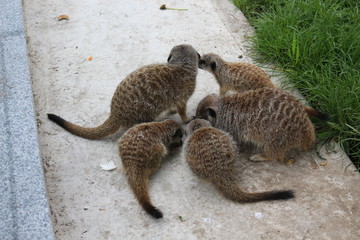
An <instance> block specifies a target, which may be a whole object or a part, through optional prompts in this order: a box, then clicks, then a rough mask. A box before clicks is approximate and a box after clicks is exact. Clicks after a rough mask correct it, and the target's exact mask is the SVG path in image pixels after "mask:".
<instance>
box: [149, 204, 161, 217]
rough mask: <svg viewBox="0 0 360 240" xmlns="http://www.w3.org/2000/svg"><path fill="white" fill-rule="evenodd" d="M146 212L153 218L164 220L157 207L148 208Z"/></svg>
mask: <svg viewBox="0 0 360 240" xmlns="http://www.w3.org/2000/svg"><path fill="white" fill-rule="evenodd" d="M145 211H146V212H147V213H148V214H150V215H151V216H153V217H154V218H157V219H159V218H162V217H163V214H162V212H160V211H159V210H158V209H157V208H156V207H154V206H148V207H146V208H145Z"/></svg>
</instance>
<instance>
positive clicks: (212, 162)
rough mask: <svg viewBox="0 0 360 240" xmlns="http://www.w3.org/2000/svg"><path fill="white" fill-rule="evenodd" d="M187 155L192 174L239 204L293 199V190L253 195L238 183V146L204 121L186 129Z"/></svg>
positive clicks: (223, 133) (198, 120)
mask: <svg viewBox="0 0 360 240" xmlns="http://www.w3.org/2000/svg"><path fill="white" fill-rule="evenodd" d="M186 134H187V139H186V141H185V143H184V155H185V158H186V160H187V162H188V163H189V166H190V168H191V169H192V171H193V172H194V173H195V174H196V175H198V176H199V177H201V178H205V179H208V180H210V181H211V182H212V184H214V185H215V187H216V188H217V189H218V190H219V191H220V192H221V193H222V194H223V195H224V196H225V197H227V198H229V199H231V200H233V201H235V202H240V203H241V202H243V203H246V202H258V201H269V200H281V199H289V198H293V197H294V194H293V191H291V190H285V191H269V192H258V193H250V192H246V191H244V190H243V189H242V188H241V187H240V186H239V185H238V183H237V182H236V176H235V162H236V161H237V159H238V149H237V145H236V142H235V141H234V140H233V138H232V137H231V136H230V134H228V133H226V132H223V131H221V130H220V129H217V128H213V127H212V126H211V124H210V123H209V122H208V121H206V120H202V119H195V120H193V121H191V122H190V123H189V124H188V125H187V127H186Z"/></svg>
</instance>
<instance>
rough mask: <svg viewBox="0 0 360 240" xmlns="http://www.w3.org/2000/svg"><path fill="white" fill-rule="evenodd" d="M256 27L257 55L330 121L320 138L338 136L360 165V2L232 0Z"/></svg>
mask: <svg viewBox="0 0 360 240" xmlns="http://www.w3.org/2000/svg"><path fill="white" fill-rule="evenodd" d="M233 3H234V4H235V5H236V6H237V7H239V8H240V9H241V10H242V11H243V12H244V14H245V15H246V16H247V17H248V18H249V20H250V22H251V24H252V25H253V26H254V27H255V29H256V34H255V36H254V37H253V38H251V42H252V47H253V49H254V52H256V53H258V54H257V55H256V58H257V60H258V61H260V62H272V63H274V64H275V65H276V66H277V67H278V68H280V69H284V73H285V75H286V77H287V78H288V79H289V80H290V81H291V83H292V84H293V85H295V87H297V88H298V89H299V90H300V91H301V93H302V94H303V95H304V96H305V98H306V99H307V100H308V102H309V103H310V105H311V106H312V107H314V108H315V109H317V110H319V111H322V112H326V113H328V114H330V116H331V121H329V122H321V121H316V122H315V124H316V125H317V126H318V127H319V129H317V133H318V138H319V139H320V140H324V141H327V140H331V139H335V140H336V141H337V142H339V143H340V145H341V146H342V147H343V149H344V150H345V152H346V153H347V154H348V156H349V157H350V158H351V160H352V161H353V162H354V164H355V165H356V167H357V168H358V169H359V168H360V2H359V1H358V0H287V1H285V0H272V1H270V0H233Z"/></svg>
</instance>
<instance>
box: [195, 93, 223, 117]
mask: <svg viewBox="0 0 360 240" xmlns="http://www.w3.org/2000/svg"><path fill="white" fill-rule="evenodd" d="M219 102H220V97H219V96H218V95H216V94H211V95H208V96H206V97H205V98H204V99H203V100H201V101H200V103H199V104H198V106H197V108H196V118H200V119H205V120H208V121H209V122H210V123H212V124H213V123H215V121H216V116H217V112H218V108H219V107H218V105H219Z"/></svg>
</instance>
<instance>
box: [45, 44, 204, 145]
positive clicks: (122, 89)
mask: <svg viewBox="0 0 360 240" xmlns="http://www.w3.org/2000/svg"><path fill="white" fill-rule="evenodd" d="M199 58H200V55H199V54H198V53H197V52H196V50H195V49H194V48H193V47H192V46H190V45H178V46H175V47H174V48H173V49H172V50H171V52H170V55H169V58H168V63H167V64H153V65H148V66H144V67H141V68H139V69H137V70H135V71H134V72H132V73H131V74H129V75H128V76H127V77H126V78H125V79H124V80H123V81H121V83H120V84H119V85H118V87H117V89H116V91H115V93H114V96H113V98H112V101H111V111H110V116H109V117H108V119H107V120H106V121H105V122H104V123H103V124H101V125H100V126H98V127H94V128H86V127H81V126H78V125H76V124H73V123H70V122H68V121H66V120H64V119H62V118H61V117H59V116H57V115H54V114H48V117H49V119H50V120H52V121H53V122H55V123H56V124H58V125H59V126H61V127H63V128H64V129H66V130H67V131H69V132H71V133H72V134H75V135H77V136H80V137H83V138H87V139H100V138H103V137H105V136H108V135H110V134H113V133H115V132H116V131H117V130H118V129H119V128H120V127H124V128H129V127H131V126H133V125H134V124H138V123H142V122H150V121H153V120H155V118H156V117H157V116H158V115H159V114H160V113H162V112H163V111H166V110H169V109H173V108H176V109H177V112H178V113H179V115H180V117H181V119H182V120H183V121H184V122H187V121H188V120H189V118H188V117H187V115H186V104H187V101H188V99H189V98H190V96H191V95H192V94H193V92H194V90H195V84H196V75H197V69H198V61H199Z"/></svg>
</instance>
